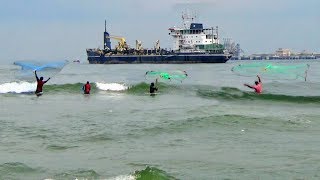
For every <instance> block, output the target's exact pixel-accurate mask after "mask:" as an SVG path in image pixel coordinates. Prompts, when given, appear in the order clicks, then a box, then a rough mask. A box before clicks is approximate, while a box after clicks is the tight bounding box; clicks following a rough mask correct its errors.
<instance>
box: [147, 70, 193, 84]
mask: <svg viewBox="0 0 320 180" xmlns="http://www.w3.org/2000/svg"><path fill="white" fill-rule="evenodd" d="M145 77H146V79H150V80H154V79H162V80H167V81H171V80H175V81H180V82H182V81H183V80H184V79H186V78H187V77H188V74H187V72H186V71H179V70H177V71H170V72H166V71H147V72H146V74H145Z"/></svg>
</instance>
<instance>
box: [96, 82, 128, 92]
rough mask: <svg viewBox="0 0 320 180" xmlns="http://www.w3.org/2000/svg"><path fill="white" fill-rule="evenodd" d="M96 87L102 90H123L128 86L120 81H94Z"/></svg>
mask: <svg viewBox="0 0 320 180" xmlns="http://www.w3.org/2000/svg"><path fill="white" fill-rule="evenodd" d="M96 87H97V88H98V89H100V90H104V91H125V90H127V89H128V88H129V87H128V86H126V85H124V84H120V83H100V82H97V83H96Z"/></svg>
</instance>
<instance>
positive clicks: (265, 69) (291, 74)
mask: <svg viewBox="0 0 320 180" xmlns="http://www.w3.org/2000/svg"><path fill="white" fill-rule="evenodd" d="M309 67H310V65H309V64H278V63H250V64H239V65H237V66H234V67H233V68H232V69H231V71H232V72H234V73H235V74H237V75H240V76H256V75H260V76H262V77H264V78H267V79H284V80H295V79H303V80H305V81H306V80H307V76H308V70H309Z"/></svg>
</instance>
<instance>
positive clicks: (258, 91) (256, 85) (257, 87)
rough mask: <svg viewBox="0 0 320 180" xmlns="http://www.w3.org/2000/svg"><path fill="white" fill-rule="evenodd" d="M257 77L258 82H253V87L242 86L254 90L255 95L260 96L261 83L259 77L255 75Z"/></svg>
mask: <svg viewBox="0 0 320 180" xmlns="http://www.w3.org/2000/svg"><path fill="white" fill-rule="evenodd" d="M257 77H258V81H255V82H254V83H255V85H254V86H250V85H248V84H244V86H247V87H249V88H251V89H254V91H255V92H256V93H257V94H260V93H262V82H261V79H260V76H259V75H257Z"/></svg>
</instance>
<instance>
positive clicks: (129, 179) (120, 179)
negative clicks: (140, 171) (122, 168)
mask: <svg viewBox="0 0 320 180" xmlns="http://www.w3.org/2000/svg"><path fill="white" fill-rule="evenodd" d="M135 179H136V177H135V176H133V175H120V176H117V177H113V178H110V179H108V180H135Z"/></svg>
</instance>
